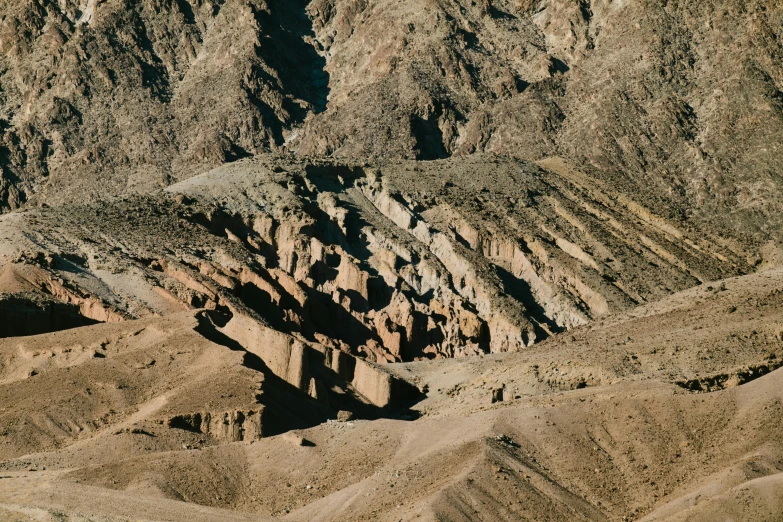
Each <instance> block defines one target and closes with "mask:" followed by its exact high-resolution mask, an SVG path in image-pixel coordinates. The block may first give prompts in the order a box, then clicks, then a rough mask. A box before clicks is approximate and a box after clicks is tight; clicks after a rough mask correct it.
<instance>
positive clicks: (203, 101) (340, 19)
mask: <svg viewBox="0 0 783 522" xmlns="http://www.w3.org/2000/svg"><path fill="white" fill-rule="evenodd" d="M781 20H783V9H781V8H780V7H779V6H777V5H769V3H768V2H763V1H754V2H740V1H739V0H710V1H709V2H666V3H661V2H653V1H649V2H647V1H645V2H617V1H613V2H609V1H592V2H587V1H580V2H570V1H563V0H543V1H541V2H537V3H536V2H531V1H527V0H516V1H512V0H492V1H490V0H482V1H478V2H477V1H467V0H449V1H446V0H443V1H428V2H426V3H424V4H422V3H420V2H397V1H391V0H382V1H377V2H366V1H363V0H313V1H311V2H306V1H303V0H298V1H293V2H282V1H278V0H267V1H263V0H252V1H247V2H239V1H234V0H226V1H220V2H218V1H213V2H209V1H201V0H198V1H196V0H188V1H185V0H179V1H176V2H175V1H152V0H145V1H141V2H129V1H121V0H104V1H93V0H89V1H84V0H83V1H81V2H78V3H77V2H75V1H73V0H62V1H59V2H55V1H49V0H25V1H23V2H12V1H6V2H4V3H3V4H2V6H0V27H2V29H1V32H0V97H1V98H0V102H2V103H1V104H0V105H2V112H0V132H2V144H3V145H2V149H0V151H2V153H1V154H0V165H1V166H2V172H3V174H2V184H1V185H0V194H1V196H2V197H0V202H1V203H2V205H3V207H4V208H5V209H10V208H17V207H19V206H20V205H22V204H23V203H24V202H25V201H26V200H27V199H29V198H33V197H35V195H36V194H38V196H37V197H38V198H39V200H40V201H46V202H56V201H60V200H79V199H84V198H85V197H102V196H105V195H107V194H119V193H126V192H138V191H145V190H147V189H150V188H154V187H158V186H165V185H168V184H170V183H172V182H175V181H176V180H179V179H184V178H187V177H190V176H192V175H193V174H196V173H198V172H201V171H204V170H207V169H208V168H211V167H213V166H216V165H218V164H221V163H224V162H226V161H232V160H235V159H238V158H240V157H243V156H246V155H250V154H256V153H259V152H262V151H269V150H284V149H287V150H290V151H293V152H295V153H298V154H307V155H334V156H341V157H356V158H365V157H376V158H389V159H395V158H396V159H403V158H408V159H412V158H416V159H422V160H428V159H437V158H445V157H449V156H453V155H465V154H471V153H474V152H482V151H486V152H496V153H503V154H510V155H514V156H516V157H519V158H522V159H531V160H539V159H542V158H544V157H548V156H553V155H560V156H564V157H567V158H569V159H570V160H572V161H573V162H574V163H575V164H577V165H580V166H581V167H582V168H583V169H587V170H589V171H590V174H591V175H592V176H595V177H601V178H603V179H605V180H607V181H610V182H611V183H612V186H614V187H615V188H616V189H618V190H621V191H623V192H625V193H626V194H629V195H632V197H634V198H636V199H637V200H638V201H640V202H643V203H644V204H645V205H647V206H651V207H654V210H655V211H656V212H657V213H659V214H662V215H667V216H668V217H675V216H676V217H677V218H678V219H679V218H680V217H686V218H689V219H691V220H693V221H694V223H697V224H701V225H704V226H709V227H716V226H719V227H720V228H721V229H722V230H724V231H725V232H726V233H728V234H731V235H733V236H735V237H741V238H743V239H746V240H749V241H752V242H760V241H764V240H766V239H768V238H769V237H771V236H775V234H776V233H777V231H778V230H779V225H780V218H779V216H780V215H782V213H781V212H780V211H781V210H783V209H782V208H781V203H780V198H779V194H780V179H781V170H780V169H781V167H780V164H779V162H778V161H777V157H778V155H779V153H780V151H779V144H780V143H781V138H783V101H782V100H783V97H782V96H781V94H780V93H781V86H782V85H783V84H782V82H783V68H782V66H781V63H783V60H781V58H783V44H782V43H781V36H783V35H782V34H781V27H782V26H783V25H782V24H781Z"/></svg>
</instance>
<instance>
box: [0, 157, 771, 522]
mask: <svg viewBox="0 0 783 522" xmlns="http://www.w3.org/2000/svg"><path fill="white" fill-rule="evenodd" d="M478 172H481V173H482V174H483V175H481V176H478V175H476V173H478ZM681 227H683V224H681V223H674V222H670V221H668V220H665V219H663V218H661V217H659V216H656V215H654V214H652V213H651V212H649V211H647V210H645V209H644V208H643V207H642V206H640V205H638V204H635V203H634V202H632V201H631V200H629V199H627V198H624V197H622V196H618V195H617V194H613V193H611V192H610V191H608V190H607V188H606V187H605V186H604V185H603V184H602V182H600V181H596V180H594V179H591V178H589V177H587V176H585V175H584V174H582V173H581V172H580V171H579V170H578V169H576V168H574V167H573V166H572V165H570V164H569V163H568V162H566V161H564V160H562V159H559V158H552V159H548V160H545V161H542V162H539V164H535V163H529V162H524V161H520V160H514V159H508V158H503V157H499V156H495V155H477V156H472V157H470V158H467V159H462V160H459V161H454V160H443V161H438V162H427V163H422V162H416V161H411V162H407V163H405V162H403V163H396V162H394V163H378V164H373V163H358V162H354V163H352V162H341V161H334V160H297V159H293V158H289V157H278V156H266V157H259V158H257V159H253V160H244V161H240V162H237V163H233V164H231V165H227V166H225V167H221V168H218V169H216V170H213V171H211V172H208V173H206V174H202V175H200V176H197V177H194V178H191V179H189V180H187V181H185V182H182V183H180V184H176V185H173V186H171V187H169V188H168V189H167V190H166V191H165V192H158V193H154V194H151V195H147V196H136V197H123V198H115V199H114V200H112V201H110V202H108V203H105V202H102V203H96V204H83V205H63V206H58V207H51V208H43V209H37V210H34V209H31V210H27V211H24V212H17V213H12V214H7V215H5V216H2V217H0V237H2V239H3V243H2V245H3V246H2V252H0V255H2V266H3V271H2V276H1V277H0V285H2V286H1V287H0V290H1V291H2V292H3V293H2V298H0V307H2V310H3V315H2V322H1V323H0V328H2V330H1V332H2V335H3V337H5V339H2V340H0V364H1V365H2V366H0V368H1V369H2V372H0V394H2V402H1V403H2V405H3V407H2V409H0V425H1V426H2V433H1V434H0V459H2V462H1V463H0V470H2V471H0V477H2V478H0V480H1V481H2V485H3V487H2V488H0V492H1V493H0V503H1V504H0V506H2V509H3V510H4V516H5V515H7V517H9V518H11V519H22V520H24V519H25V518H24V517H30V518H31V519H37V518H40V517H44V518H45V517H49V516H59V515H58V513H59V514H63V516H65V517H66V518H68V517H71V518H73V519H75V520H78V519H80V518H79V517H86V518H88V519H97V520H104V519H106V520H113V519H124V518H126V517H129V518H134V517H141V518H145V519H153V520H179V519H193V517H196V518H199V517H201V519H204V520H212V519H216V518H225V519H231V518H232V517H233V518H236V519H244V518H248V519H250V518H254V519H257V517H259V516H261V517H275V516H286V517H288V518H290V519H292V520H374V519H388V520H399V519H411V520H413V519H424V520H427V519H430V520H444V519H445V520H463V519H464V520H519V519H521V518H530V519H537V520H541V519H553V520H562V519H575V518H576V519H585V520H603V519H607V520H613V519H618V520H619V519H622V518H623V517H631V518H633V519H637V518H640V517H642V516H649V517H650V518H649V519H650V520H652V519H659V518H660V519H677V517H685V518H683V519H688V520H691V519H693V518H692V517H695V516H697V515H698V516H704V517H706V518H705V520H706V519H709V518H710V517H712V516H713V515H714V514H715V513H724V512H725V510H730V509H737V510H739V509H745V508H744V507H743V506H744V505H745V504H744V503H745V502H746V499H747V498H751V499H752V502H751V505H752V507H753V509H755V510H757V513H758V516H759V517H763V516H764V515H765V514H766V515H769V516H770V517H772V516H773V514H774V513H777V511H776V510H777V509H779V507H780V505H779V502H778V500H777V499H779V498H781V497H780V495H779V494H778V493H777V492H778V489H779V486H778V485H777V478H776V476H777V475H776V474H777V473H778V472H779V467H780V466H781V461H780V460H779V459H780V456H779V455H778V453H777V450H776V447H777V446H778V445H779V442H780V441H779V440H778V438H779V430H778V429H777V426H778V425H779V422H780V420H781V419H779V418H778V416H779V415H781V413H782V412H783V410H781V406H780V397H779V393H778V391H777V390H778V388H779V386H777V385H776V383H777V379H779V378H780V377H779V375H780V372H779V371H776V370H777V369H778V367H779V366H781V365H782V364H783V340H782V339H783V316H782V314H783V309H781V305H783V302H781V296H783V292H781V282H782V278H783V272H782V271H781V270H780V269H779V268H777V266H778V265H777V253H776V250H775V248H774V245H771V244H770V245H768V246H767V247H766V248H763V249H762V250H761V253H760V254H758V255H757V256H753V255H748V253H747V252H746V251H745V250H743V248H742V247H740V246H739V245H738V244H736V243H735V242H732V241H729V240H726V239H721V238H719V237H718V236H710V235H708V234H705V233H703V232H701V233H696V232H694V231H693V230H688V229H687V228H681ZM743 274H748V275H743ZM338 419H339V420H338ZM216 510H217V511H216ZM220 510H225V511H220ZM14 517H17V518H14ZM770 519H772V518H770Z"/></svg>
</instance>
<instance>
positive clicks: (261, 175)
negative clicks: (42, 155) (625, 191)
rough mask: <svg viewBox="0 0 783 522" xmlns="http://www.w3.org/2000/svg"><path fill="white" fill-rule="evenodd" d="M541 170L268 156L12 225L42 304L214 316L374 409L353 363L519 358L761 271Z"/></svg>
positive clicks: (702, 239)
mask: <svg viewBox="0 0 783 522" xmlns="http://www.w3.org/2000/svg"><path fill="white" fill-rule="evenodd" d="M543 165H545V166H546V167H547V170H545V169H544V168H542V167H541V166H539V165H536V164H532V163H528V162H523V161H518V160H511V159H501V158H499V157H494V156H475V157H473V158H470V159H461V160H449V161H442V162H434V163H421V162H415V161H412V162H407V163H400V164H397V163H379V164H377V165H370V164H358V163H356V164H354V163H350V162H347V163H339V162H326V161H307V162H301V161H293V160H290V159H281V158H276V157H265V158H261V159H258V160H254V161H249V160H248V161H241V162H238V163H235V164H232V165H230V166H226V167H222V168H219V169H216V170H214V171H212V172H210V173H207V174H204V175H201V176H197V177H195V178H192V179H190V180H188V181H186V182H183V183H180V184H178V185H175V186H173V187H171V188H170V189H169V190H168V193H167V195H166V196H165V197H145V198H135V199H131V200H125V201H117V202H115V203H113V204H110V205H105V204H103V205H97V206H78V207H77V206H65V207H62V208H53V209H48V210H45V211H40V212H34V213H28V214H27V215H26V217H25V215H9V216H7V217H6V218H4V219H2V220H0V223H2V232H3V234H5V237H8V238H10V239H11V241H10V242H9V243H8V244H7V245H6V248H5V252H4V254H5V255H6V256H7V258H6V259H8V260H9V261H14V262H15V263H16V264H15V265H12V266H13V267H15V268H13V267H12V268H9V269H8V270H12V271H14V272H15V273H17V274H23V275H24V274H26V275H25V277H26V280H27V282H28V284H29V285H31V286H32V287H33V288H37V289H38V290H39V291H42V292H44V293H52V290H51V282H52V281H60V283H59V284H60V286H61V287H63V288H68V289H70V290H69V292H70V294H69V295H74V296H76V295H78V296H81V297H80V298H81V299H83V300H91V301H90V302H94V303H95V305H94V306H98V305H101V306H103V307H104V309H105V310H106V311H107V313H108V312H111V313H113V314H116V315H117V316H118V317H143V316H146V315H150V314H165V313H167V312H170V311H172V310H184V309H193V308H207V309H211V310H214V311H215V312H216V313H217V314H218V315H220V314H223V316H225V319H224V320H217V322H216V324H215V325H214V328H215V329H216V331H218V332H219V334H220V335H222V336H227V337H228V338H231V339H232V340H233V342H235V343H238V344H239V345H241V346H242V347H243V348H244V349H245V350H247V351H249V352H251V353H253V354H255V355H257V356H258V357H260V358H261V359H262V360H263V361H264V363H265V364H266V365H267V366H268V367H269V368H270V370H272V371H273V373H274V374H275V375H277V376H278V377H280V378H282V379H283V380H285V381H286V382H288V383H289V384H291V385H293V386H295V387H296V388H298V389H300V390H302V391H305V392H307V393H310V395H312V396H313V397H316V398H317V397H318V396H319V395H323V393H321V392H322V391H323V387H322V386H321V385H322V383H325V382H327V381H328V380H329V379H330V378H338V379H339V380H341V381H343V382H348V383H353V384H354V385H355V388H357V389H360V388H361V389H362V390H363V391H360V393H362V394H363V395H364V396H365V398H370V397H371V396H372V397H374V398H373V399H371V400H370V402H372V403H375V404H377V405H379V406H383V405H384V404H385V403H386V402H387V401H388V396H389V390H388V388H389V386H393V383H390V382H381V381H383V379H384V377H383V376H382V375H381V376H378V377H377V378H376V377H368V376H367V375H368V374H367V372H365V371H364V370H363V367H362V368H358V367H357V364H359V362H358V361H357V360H356V357H358V358H359V359H366V360H368V361H369V362H376V363H384V362H394V361H413V360H421V359H432V358H441V357H460V356H466V355H474V354H482V353H498V352H507V351H516V350H520V349H523V348H525V347H526V346H529V345H530V344H532V343H534V342H536V341H539V340H541V339H544V338H546V337H547V336H549V335H550V334H551V333H553V332H559V331H563V330H566V329H569V328H571V327H574V326H577V325H581V324H585V323H586V322H588V321H590V320H592V319H596V318H599V317H602V316H604V315H606V314H608V313H610V312H612V311H617V310H622V309H625V308H628V307H631V306H634V305H636V304H639V303H643V302H646V301H648V300H653V299H656V298H659V297H662V296H664V295H667V294H669V293H671V292H672V291H675V290H678V289H683V288H688V287H691V286H693V285H696V284H699V283H700V282H701V281H707V280H714V279H717V278H719V277H721V276H724V275H728V274H736V273H741V272H743V271H745V270H748V269H749V266H748V265H746V264H745V260H744V255H745V254H744V252H742V251H741V250H739V249H737V250H736V251H732V250H731V248H732V247H731V246H730V244H729V245H728V246H727V245H726V244H724V243H723V242H720V241H719V240H718V239H717V238H711V237H710V236H709V235H704V234H700V235H696V234H693V233H690V232H688V231H686V230H684V229H681V228H680V227H679V224H677V223H676V222H671V221H667V220H664V219H662V218H660V217H657V216H655V215H653V214H651V213H649V212H647V211H646V210H644V209H643V208H641V207H639V206H638V205H635V204H634V203H633V202H631V201H629V200H626V199H624V198H612V197H610V196H609V195H608V194H607V193H606V192H605V191H604V189H603V188H602V187H601V186H600V184H597V183H595V182H594V181H591V180H590V179H589V178H587V177H585V176H583V175H581V174H580V173H579V172H578V171H576V170H574V169H572V168H570V167H569V166H568V165H567V164H566V163H564V162H562V161H554V160H553V161H549V162H545V163H543ZM22 231H24V232H22ZM31 231H34V233H35V234H36V235H37V237H39V239H38V240H36V242H35V243H33V242H31V241H30V240H29V239H26V238H27V237H31V236H30V233H31ZM93 238H102V239H101V240H100V241H99V242H96V241H95V239H93ZM109 238H110V239H109ZM41 248H44V249H46V252H44V253H42V252H40V249H41ZM47 259H49V260H50V261H47ZM34 274H38V275H35V277H33V275H34ZM41 274H43V275H41ZM46 274H49V275H48V276H47V275H46ZM6 279H8V278H6ZM216 317H217V316H216ZM221 321H222V323H223V324H220V323H221ZM362 364H364V363H362ZM313 379H315V381H314V380H313ZM377 379H380V380H377Z"/></svg>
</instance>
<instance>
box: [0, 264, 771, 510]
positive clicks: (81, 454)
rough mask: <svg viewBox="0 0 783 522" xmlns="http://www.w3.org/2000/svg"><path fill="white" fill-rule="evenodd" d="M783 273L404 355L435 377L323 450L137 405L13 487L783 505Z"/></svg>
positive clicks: (51, 494)
mask: <svg viewBox="0 0 783 522" xmlns="http://www.w3.org/2000/svg"><path fill="white" fill-rule="evenodd" d="M781 277H782V276H781V271H780V270H779V269H776V270H771V271H766V272H762V273H759V274H756V275H752V276H745V277H741V278H736V279H730V280H727V281H726V282H725V284H720V283H718V284H716V285H715V286H713V289H712V290H706V289H705V288H699V289H693V290H688V291H685V292H683V293H679V294H676V295H674V296H672V297H671V298H669V299H666V300H664V301H661V302H660V303H656V304H653V305H649V306H646V307H643V308H641V309H637V310H635V311H632V312H629V313H626V314H621V315H617V316H615V317H613V318H611V319H609V320H606V321H604V322H603V323H596V324H594V325H592V326H585V327H580V328H578V329H576V330H574V331H573V332H571V333H566V334H562V335H559V336H556V337H552V338H550V339H549V340H547V341H546V342H544V343H542V344H540V345H536V347H534V348H532V349H529V350H527V351H525V352H522V353H515V354H503V355H491V356H486V357H483V358H472V359H462V360H460V359H452V360H443V361H440V362H436V363H432V362H428V363H411V364H402V365H390V366H389V368H390V369H391V370H392V371H394V372H395V373H399V374H403V375H406V376H407V378H409V379H411V380H412V381H414V382H417V383H418V384H419V385H420V386H425V385H426V387H427V390H428V392H427V397H426V398H425V399H424V400H422V401H419V402H418V403H417V404H415V405H414V406H413V410H412V413H407V414H405V416H404V417H403V418H400V419H397V420H376V421H366V420H354V421H349V422H329V423H326V424H322V425H320V426H317V427H313V428H310V429H306V430H298V431H297V432H296V433H297V434H298V435H299V436H301V437H304V438H305V439H306V440H307V441H308V444H307V445H304V446H303V445H300V443H301V442H300V441H301V439H296V438H294V437H291V436H290V434H288V435H279V436H275V437H271V438H263V439H260V440H255V441H245V442H234V443H225V442H223V443H218V441H214V440H213V439H211V438H209V437H205V436H204V435H198V436H200V437H202V439H208V440H204V441H203V442H202V443H199V441H192V440H191V439H193V438H194V437H195V436H194V435H193V434H192V433H191V432H187V431H184V430H181V429H177V428H168V427H166V426H161V425H155V424H149V426H151V427H150V428H149V431H150V432H151V433H152V435H150V434H142V433H139V434H135V433H133V432H132V431H131V433H129V434H118V435H109V432H113V431H116V428H117V427H118V426H121V425H122V422H120V420H118V421H116V422H117V423H116V424H112V425H111V426H107V427H106V428H104V429H103V430H100V429H98V430H95V431H92V430H90V431H85V432H83V433H82V434H81V435H80V436H79V437H78V439H77V440H75V441H73V442H68V443H66V444H64V445H62V446H61V447H60V449H57V450H56V451H52V452H48V453H40V454H32V455H26V456H23V457H19V458H16V459H11V460H6V461H5V462H4V463H3V464H2V467H3V471H2V472H0V476H2V477H3V478H2V479H0V480H2V481H3V483H4V487H3V488H2V489H0V503H2V504H1V505H2V506H3V509H4V510H6V511H7V512H14V510H22V508H21V507H19V506H25V508H24V509H25V510H26V511H25V512H26V513H28V515H30V516H31V517H35V516H38V515H40V514H44V513H47V512H49V513H53V512H55V511H58V512H59V511H62V512H65V513H70V514H76V513H79V514H81V515H82V516H88V517H96V518H98V519H103V518H101V517H106V519H111V518H110V517H112V516H113V517H117V519H121V520H122V519H125V518H130V517H131V515H130V514H129V512H131V511H132V510H137V509H138V510H143V511H140V512H143V513H149V515H148V516H149V517H150V518H152V519H160V520H179V519H180V518H181V517H182V516H183V515H182V514H183V513H188V514H189V513H193V516H199V515H200V516H209V515H208V514H209V513H212V515H211V516H214V517H226V519H231V518H229V517H235V518H237V519H239V518H238V517H241V516H242V515H241V514H239V513H238V514H233V513H232V514H229V513H228V512H226V514H225V515H223V514H218V512H210V511H203V510H202V511H198V510H197V509H199V508H195V507H193V504H192V503H196V504H201V505H205V506H209V509H213V508H221V509H231V510H239V511H240V512H244V513H254V514H258V515H261V516H282V515H286V516H285V517H284V519H290V520H400V519H402V520H566V519H568V520H622V519H626V520H627V519H632V520H637V519H643V520H686V519H687V520H690V519H694V517H701V518H700V519H704V520H707V519H712V520H716V519H717V520H730V519H747V517H749V516H750V517H751V518H752V519H753V520H775V517H777V514H778V513H779V509H780V502H779V499H780V495H779V493H778V491H779V485H778V484H779V480H778V478H777V477H778V475H779V473H780V472H781V466H783V460H781V459H783V455H780V452H779V451H778V448H779V447H780V443H781V441H780V432H779V430H778V429H777V427H778V426H779V424H780V422H781V420H783V419H781V418H780V417H781V415H783V408H782V407H781V399H783V397H781V396H780V386H779V384H780V383H779V382H778V381H779V380H780V376H781V373H780V370H776V368H778V367H779V366H780V363H779V361H783V345H781V341H780V338H781V330H782V329H783V308H781V305H782V304H783V302H781V298H780V296H781V294H780V291H779V287H780V284H781ZM727 303H733V304H732V305H730V306H727ZM149 321H150V320H148V321H147V323H146V324H150V325H154V324H157V323H160V322H162V321H168V322H169V323H171V322H172V320H163V319H153V320H151V321H152V322H151V323H150V322H149ZM128 324H129V325H131V324H133V323H128ZM90 328H92V329H95V328H98V327H90ZM100 328H105V327H103V326H101V327H100ZM148 328H149V327H148ZM74 332H76V330H74ZM141 335H143V334H141ZM30 339H33V338H30ZM213 350H214V349H213ZM110 351H111V349H110ZM107 359H109V361H110V357H109V358H107ZM82 364H92V363H91V362H89V361H88V362H86V363H82ZM751 368H753V369H754V370H753V371H750V370H749V369H751ZM93 371H96V370H93ZM99 371H101V372H106V373H101V374H100V375H106V376H107V378H110V377H108V376H109V375H111V374H110V373H109V372H108V371H106V370H99ZM146 371H148V370H137V373H138V374H142V373H143V372H146ZM721 375H726V376H728V377H729V379H728V380H721V378H720V377H719V376H721ZM43 376H45V374H43V375H42V376H40V377H43ZM716 376H718V377H716ZM38 378H39V377H38V376H37V377H33V378H32V379H30V380H35V379H38ZM692 380H699V381H700V382H709V383H710V386H711V388H709V389H706V388H705V389H703V390H696V391H693V389H692V387H691V386H689V385H688V384H687V383H688V382H689V381H692ZM144 382H145V381H143V380H139V386H143V383H144ZM175 386H176V385H175ZM501 387H503V388H504V393H503V398H504V400H503V401H500V402H496V403H492V401H491V399H492V391H493V390H494V389H498V388H501ZM156 393H158V392H157V391H156ZM189 395H191V396H192V394H189ZM56 396H59V390H57V389H52V390H51V391H50V392H49V393H40V391H39V393H38V394H36V397H35V399H34V400H35V401H39V403H40V404H45V403H46V402H48V401H51V400H53V398H54V397H56ZM193 398H194V399H195V398H196V397H193ZM39 408H40V406H37V407H36V409H39ZM146 409H147V408H141V409H140V410H141V413H142V414H143V413H145V410H146ZM147 415H149V414H147ZM417 416H418V418H416V417H417ZM153 417H154V415H153ZM139 418H140V416H139V414H137V415H136V416H135V417H134V419H133V420H134V421H136V422H139V421H138V419H139ZM412 418H416V420H411V419H412ZM138 425H139V426H147V425H144V424H141V423H139V424H138ZM133 438H135V439H137V440H140V441H143V442H141V443H137V445H136V446H134V447H133V448H134V449H130V448H129V447H128V446H127V445H128V444H130V442H126V440H124V439H133ZM6 440H7V437H6ZM12 440H13V439H12ZM180 444H188V445H189V446H188V447H187V449H182V448H184V446H180ZM118 451H122V452H123V454H125V455H127V457H126V458H123V459H119V460H118V459H117V458H116V453H117V452H118ZM44 468H45V469H44ZM26 470H27V471H26ZM31 470H35V471H31ZM95 488H99V489H95ZM88 491H89V492H94V493H90V495H85V493H86V492H88ZM33 492H40V493H33ZM96 498H105V499H109V498H111V499H116V500H115V501H113V502H111V503H101V504H100V505H98V504H96V503H95V500H94V499H96ZM173 501H179V502H180V504H177V503H172V502H173ZM182 501H185V502H187V504H181V502H182ZM180 505H181V506H182V507H180ZM186 506H188V507H186ZM182 510H185V511H182ZM9 516H11V515H9ZM716 517H717V518H716ZM732 517H734V518H732ZM12 519H13V518H12ZM33 519H35V518H33ZM697 519H698V518H697Z"/></svg>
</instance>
